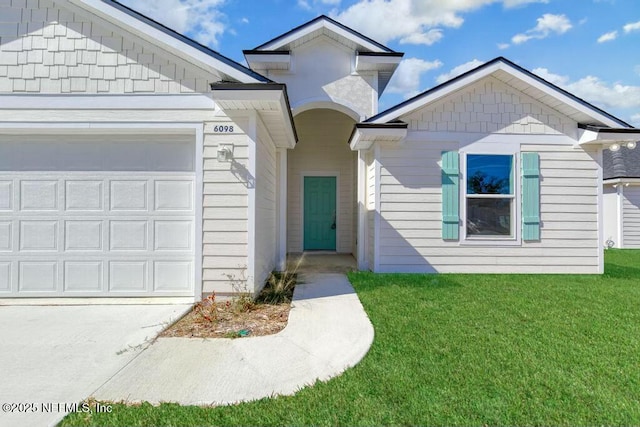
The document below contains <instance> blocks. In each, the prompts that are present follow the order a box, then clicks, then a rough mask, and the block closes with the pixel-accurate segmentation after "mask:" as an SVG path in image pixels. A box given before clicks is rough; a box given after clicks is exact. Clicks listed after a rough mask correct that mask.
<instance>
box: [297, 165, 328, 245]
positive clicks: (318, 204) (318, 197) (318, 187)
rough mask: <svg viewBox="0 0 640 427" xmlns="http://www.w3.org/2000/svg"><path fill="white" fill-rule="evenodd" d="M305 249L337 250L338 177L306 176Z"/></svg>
mask: <svg viewBox="0 0 640 427" xmlns="http://www.w3.org/2000/svg"><path fill="white" fill-rule="evenodd" d="M304 249H305V250H307V251H321V250H324V251H335V250H336V177H335V176H305V177H304Z"/></svg>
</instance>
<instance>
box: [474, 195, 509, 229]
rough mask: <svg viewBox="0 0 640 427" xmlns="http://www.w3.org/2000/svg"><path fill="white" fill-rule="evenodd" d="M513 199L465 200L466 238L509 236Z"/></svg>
mask: <svg viewBox="0 0 640 427" xmlns="http://www.w3.org/2000/svg"><path fill="white" fill-rule="evenodd" d="M512 202H513V199H467V235H468V236H511V203H512Z"/></svg>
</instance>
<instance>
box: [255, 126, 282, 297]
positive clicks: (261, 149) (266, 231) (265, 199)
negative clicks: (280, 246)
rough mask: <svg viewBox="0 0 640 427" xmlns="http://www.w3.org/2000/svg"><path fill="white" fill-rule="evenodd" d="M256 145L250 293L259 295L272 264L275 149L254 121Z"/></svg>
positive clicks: (275, 238)
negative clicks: (252, 283)
mask: <svg viewBox="0 0 640 427" xmlns="http://www.w3.org/2000/svg"><path fill="white" fill-rule="evenodd" d="M257 134H258V141H257V144H256V180H255V181H256V184H255V185H256V188H255V192H256V193H255V198H256V209H255V212H256V213H255V215H256V217H255V280H254V289H252V291H253V292H259V291H260V290H261V289H262V287H263V286H264V284H265V281H266V279H267V277H268V276H269V274H270V273H271V272H272V271H273V269H274V267H275V264H276V249H277V245H276V242H277V240H278V235H277V224H276V221H277V218H276V209H277V205H276V203H277V201H276V189H277V185H278V179H277V176H276V146H275V144H274V143H273V141H272V139H271V137H270V136H269V133H268V131H267V128H266V127H265V125H264V123H263V122H262V121H261V120H258V132H257Z"/></svg>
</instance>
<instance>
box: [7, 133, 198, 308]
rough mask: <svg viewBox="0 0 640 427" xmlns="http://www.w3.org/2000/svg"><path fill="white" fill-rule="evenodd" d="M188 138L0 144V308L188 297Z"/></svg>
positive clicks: (191, 237)
mask: <svg viewBox="0 0 640 427" xmlns="http://www.w3.org/2000/svg"><path fill="white" fill-rule="evenodd" d="M194 153H195V149H194V142H193V137H187V136H184V137H182V136H180V137H178V136H175V135H174V136H169V137H168V136H148V135H147V136H144V137H141V136H138V137H133V136H128V137H125V136H118V137H96V136H91V137H87V136H84V137H77V136H76V137H71V136H55V137H43V136H30V137H27V136H13V137H10V136H0V298H2V297H54V296H59V297H80V296H82V297H85V296H101V297H105V296H118V297H127V296H193V295H194V253H195V244H194V242H195V221H194V218H195V215H194V213H195V206H194V191H195V180H194V164H195V162H194Z"/></svg>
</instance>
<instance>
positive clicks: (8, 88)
mask: <svg viewBox="0 0 640 427" xmlns="http://www.w3.org/2000/svg"><path fill="white" fill-rule="evenodd" d="M59 4H63V5H64V4H65V3H53V2H52V1H50V0H40V2H39V3H38V4H37V7H38V8H37V9H29V8H28V7H26V6H25V7H23V8H22V11H21V10H20V9H18V8H13V9H14V10H17V11H18V12H22V13H17V14H16V13H13V14H12V16H13V22H9V23H8V24H7V25H8V26H14V28H16V30H14V33H13V35H12V36H11V37H3V38H2V40H0V56H2V60H1V61H2V63H3V65H4V66H3V67H0V92H30V93H53V94H60V93H70V92H74V93H109V94H121V93H171V94H177V93H191V92H199V93H207V92H209V87H208V84H209V83H211V81H212V80H214V81H215V79H216V78H217V77H218V78H219V75H212V74H211V73H209V72H207V71H206V70H203V69H202V68H199V67H197V66H195V65H192V64H191V63H189V62H187V61H184V60H182V59H181V58H177V57H175V56H174V55H172V54H171V53H169V52H167V51H165V50H163V49H161V48H158V47H157V46H156V45H153V44H151V43H148V42H146V41H145V40H143V39H140V38H139V37H135V36H132V35H128V34H127V33H125V32H123V31H122V30H121V29H119V28H117V27H115V26H110V25H109V24H108V22H106V21H104V20H103V19H100V18H98V17H96V16H95V15H92V14H88V13H86V11H84V10H78V11H74V10H73V9H74V8H67V7H64V6H59ZM4 10H6V9H5V8H4V7H3V6H0V14H2V13H3V11H4ZM5 16H9V14H7V15H5ZM21 17H22V18H21ZM5 20H7V19H5Z"/></svg>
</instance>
